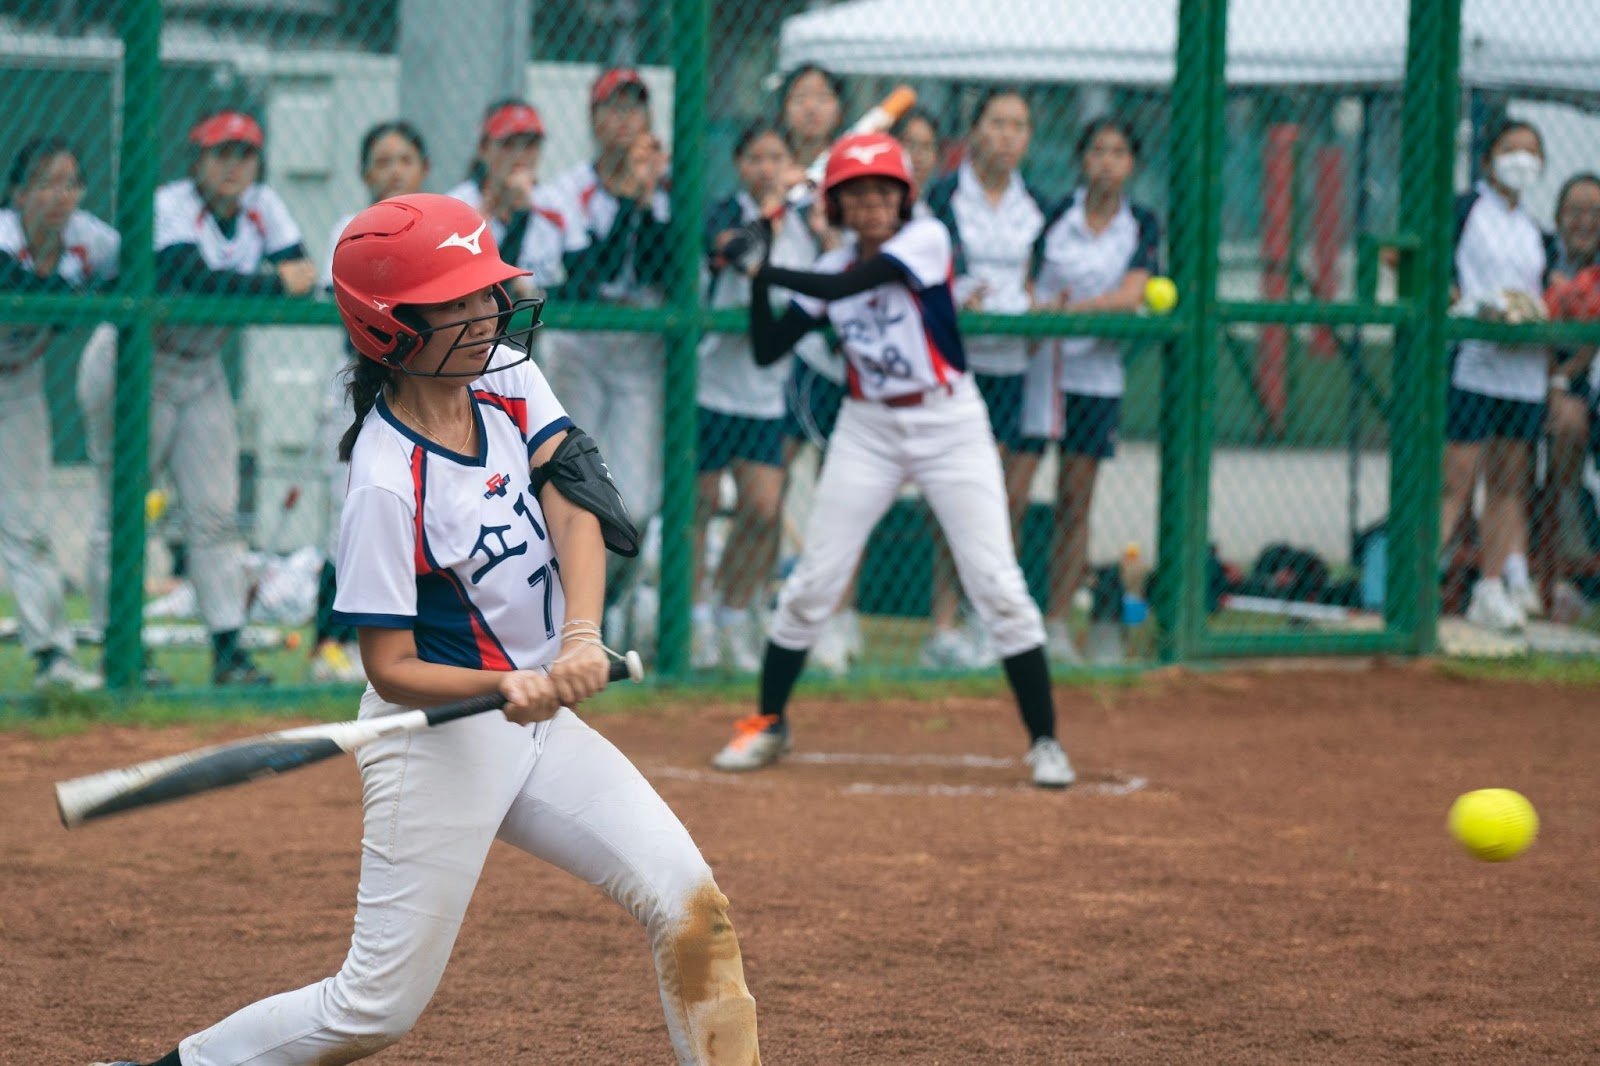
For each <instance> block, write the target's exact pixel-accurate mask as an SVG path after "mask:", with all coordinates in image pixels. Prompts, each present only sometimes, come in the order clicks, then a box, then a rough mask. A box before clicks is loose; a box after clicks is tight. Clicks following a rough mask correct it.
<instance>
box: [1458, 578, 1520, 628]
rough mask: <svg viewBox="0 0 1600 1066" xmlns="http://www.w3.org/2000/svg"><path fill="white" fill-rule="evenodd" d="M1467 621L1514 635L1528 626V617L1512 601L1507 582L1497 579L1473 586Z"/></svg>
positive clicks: (1483, 581)
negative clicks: (1507, 589)
mask: <svg viewBox="0 0 1600 1066" xmlns="http://www.w3.org/2000/svg"><path fill="white" fill-rule="evenodd" d="M1467 621H1469V622H1471V623H1472V624H1473V625H1479V626H1483V627H1484V628H1486V629H1494V630H1498V631H1500V632H1503V633H1514V632H1516V631H1518V630H1520V629H1521V628H1522V627H1524V626H1525V625H1527V624H1528V616H1527V614H1525V613H1524V612H1523V610H1522V608H1521V607H1519V606H1518V605H1517V604H1516V602H1515V601H1513V600H1512V598H1511V594H1510V593H1508V592H1507V591H1506V586H1505V582H1503V581H1501V580H1500V579H1499V578H1497V577H1485V578H1480V579H1479V580H1478V583H1477V584H1476V585H1473V586H1472V602H1471V603H1470V604H1468V605H1467Z"/></svg>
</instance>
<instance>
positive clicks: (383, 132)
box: [311, 120, 459, 683]
mask: <svg viewBox="0 0 1600 1066" xmlns="http://www.w3.org/2000/svg"><path fill="white" fill-rule="evenodd" d="M358 165H359V166H360V167H361V171H360V173H361V180H362V182H363V183H365V185H366V186H367V195H368V199H369V202H371V203H377V202H378V201H379V200H387V199H388V198H389V197H391V196H405V195H407V194H409V193H414V192H421V191H422V183H423V182H424V181H426V180H427V178H428V148H427V145H426V144H425V143H424V142H423V140H422V134H421V133H419V132H417V129H416V127H415V126H413V125H411V123H409V122H405V121H401V120H395V121H390V122H380V123H378V124H377V125H376V126H373V127H372V128H371V129H369V130H367V132H366V133H365V134H363V135H362V137H361V151H360V154H359V156H358ZM458 199H459V197H458ZM356 214H357V212H355V211H352V212H350V213H349V214H348V215H345V216H344V217H343V218H341V219H340V220H339V222H338V224H337V225H335V226H334V227H333V232H332V233H330V234H329V235H328V252H327V255H326V256H325V257H324V258H323V260H322V272H321V275H320V277H319V279H318V286H319V288H320V289H321V291H322V292H323V293H324V294H327V295H331V294H332V292H333V250H334V249H335V248H337V247H338V246H339V237H340V236H341V235H342V234H343V233H344V231H345V227H346V226H348V225H349V224H350V221H351V219H353V218H355V217H356ZM342 347H343V351H344V353H345V355H346V356H348V358H347V359H346V360H345V361H343V362H341V363H340V365H339V368H338V369H337V370H336V371H334V373H333V374H332V375H331V376H330V377H329V378H328V387H327V388H326V389H325V390H323V397H322V401H323V402H322V412H321V415H320V417H319V418H318V419H317V433H316V440H317V462H318V463H319V464H320V467H319V468H320V469H321V470H322V471H323V473H324V475H325V479H324V484H325V485H326V486H327V493H328V495H327V507H326V511H325V513H324V521H325V523H326V525H325V529H326V537H327V541H326V552H327V554H326V557H325V558H324V560H323V563H322V577H321V580H320V581H319V582H318V583H317V614H316V620H315V631H314V637H313V640H312V647H311V680H313V681H340V682H348V683H359V682H364V681H366V679H367V675H366V673H365V672H364V671H363V670H362V669H361V648H360V646H359V644H358V642H357V641H356V631H355V627H353V626H347V625H341V624H339V623H337V622H335V621H334V620H333V601H334V597H335V596H336V595H337V593H338V583H337V581H336V580H335V574H334V567H333V560H334V559H335V558H336V557H337V556H338V553H339V513H340V511H341V510H342V509H343V507H344V495H345V490H346V488H347V487H348V485H349V482H350V464H349V463H348V462H345V461H344V460H342V459H340V458H339V440H340V438H341V437H343V436H344V430H345V426H346V424H347V421H348V419H347V412H348V411H349V407H350V400H349V388H350V373H351V370H352V368H353V367H354V366H355V365H356V364H355V363H354V360H355V359H357V358H359V356H360V353H359V352H357V351H356V349H355V347H354V346H353V345H352V344H351V343H350V338H349V337H345V338H344V343H343V346H342Z"/></svg>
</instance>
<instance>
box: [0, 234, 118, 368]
mask: <svg viewBox="0 0 1600 1066" xmlns="http://www.w3.org/2000/svg"><path fill="white" fill-rule="evenodd" d="M61 243H62V249H61V257H60V259H59V260H58V261H57V263H56V271H55V277H56V278H58V279H60V280H61V281H62V282H64V283H65V284H66V285H68V286H70V287H71V288H73V289H80V290H81V289H87V288H89V287H90V286H92V285H97V284H101V283H103V282H107V281H110V280H111V279H112V278H115V277H116V276H117V262H118V259H119V257H120V256H121V253H122V237H121V235H120V234H118V233H117V231H116V230H114V229H112V228H111V227H110V226H109V225H107V224H106V223H104V222H102V221H101V220H100V219H98V218H96V217H95V216H93V215H91V214H89V212H87V211H74V212H73V213H72V214H71V215H70V216H69V217H68V218H67V224H66V226H65V227H63V229H62V231H61ZM0 255H3V256H8V257H10V258H11V259H13V260H15V261H16V264H17V265H18V266H19V267H21V268H22V269H24V270H27V271H30V272H31V271H32V270H33V268H34V261H33V253H32V252H31V251H30V250H29V248H28V235H27V233H26V232H25V231H24V230H23V228H22V216H21V215H20V214H19V213H18V212H17V211H15V210H12V209H10V208H7V209H5V210H3V211H0ZM53 333H54V330H52V329H51V328H50V327H49V326H15V327H11V326H8V327H5V328H0V366H4V367H15V366H21V365H23V364H26V363H30V362H32V361H33V360H35V359H37V358H39V356H41V355H43V354H44V349H45V347H46V346H47V345H48V344H49V343H50V337H51V336H52V335H53Z"/></svg>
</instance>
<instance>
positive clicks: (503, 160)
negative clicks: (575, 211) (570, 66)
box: [450, 97, 566, 295]
mask: <svg viewBox="0 0 1600 1066" xmlns="http://www.w3.org/2000/svg"><path fill="white" fill-rule="evenodd" d="M543 149H544V119H543V118H541V117H540V116H539V112H538V110H537V109H535V108H534V106H533V105H532V104H530V103H528V102H527V101H526V100H523V99H521V98H519V97H508V98H507V99H504V100H496V101H495V102H494V103H492V104H490V105H489V106H488V107H487V108H486V109H484V112H483V124H482V126H481V127H480V128H479V131H478V155H477V158H476V159H474V160H473V162H472V168H471V170H470V172H469V173H468V174H467V177H466V180H464V181H462V182H461V183H460V184H458V185H456V186H455V187H454V188H453V189H451V190H450V195H451V196H454V197H455V198H456V199H458V200H461V201H463V202H464V203H468V204H471V205H472V206H473V207H475V208H477V209H478V213H479V214H480V215H482V216H483V217H484V218H486V219H488V221H489V228H490V229H491V230H492V231H493V232H494V239H495V243H496V244H498V245H499V246H500V254H501V255H502V256H503V257H504V258H505V261H506V262H508V263H510V264H512V265H513V266H518V267H521V268H522V269H523V270H526V271H527V272H528V275H529V276H528V277H527V278H526V279H520V278H519V279H517V280H516V281H514V282H512V284H513V285H514V286H515V287H516V288H517V289H518V290H519V291H520V292H523V293H526V294H530V295H531V294H533V293H538V294H541V295H542V294H543V293H544V292H546V291H548V290H550V289H553V288H555V287H556V286H557V285H559V284H561V282H562V280H563V279H564V278H565V276H566V274H565V272H564V270H563V269H562V256H563V255H564V254H565V252H566V232H565V220H564V219H563V218H562V217H561V212H560V210H559V209H558V208H557V207H556V206H555V204H554V200H555V197H554V194H553V193H552V192H551V191H550V190H549V189H547V188H543V187H541V186H540V185H539V155H540V153H541V152H542V151H543Z"/></svg>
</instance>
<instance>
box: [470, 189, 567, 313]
mask: <svg viewBox="0 0 1600 1066" xmlns="http://www.w3.org/2000/svg"><path fill="white" fill-rule="evenodd" d="M447 195H449V196H454V197H455V198H456V199H457V200H460V201H461V202H462V203H464V204H471V205H472V209H473V210H475V211H476V210H479V209H481V208H482V207H483V189H482V188H481V187H480V186H479V185H478V183H477V182H475V181H471V180H468V181H464V182H462V183H461V184H460V185H457V186H456V187H455V188H453V189H451V190H450V192H449V193H448V194H447ZM554 202H555V195H554V194H553V193H552V192H551V191H550V190H549V189H547V188H546V187H544V186H542V185H541V186H538V187H536V188H535V189H534V190H533V197H532V200H531V205H530V207H529V209H528V226H527V229H525V230H524V231H523V234H522V244H521V246H520V247H518V248H517V249H516V253H517V255H516V259H515V260H514V261H513V262H512V265H513V266H515V267H518V268H520V269H522V270H526V271H528V272H529V273H530V274H532V275H533V283H534V284H535V285H537V286H539V288H541V289H553V288H555V287H556V286H557V285H560V284H561V283H562V282H563V281H565V280H566V279H567V273H566V270H565V269H564V268H563V265H562V261H561V256H562V254H563V253H565V252H566V251H567V250H568V249H567V243H566V242H567V227H566V220H565V218H563V217H562V214H561V211H560V210H559V209H558V208H557V207H555V206H553V204H554ZM489 232H490V233H492V234H494V243H495V245H496V246H497V247H499V248H500V253H501V255H504V254H505V240H506V224H505V223H504V222H501V221H500V219H498V218H491V219H489Z"/></svg>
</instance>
